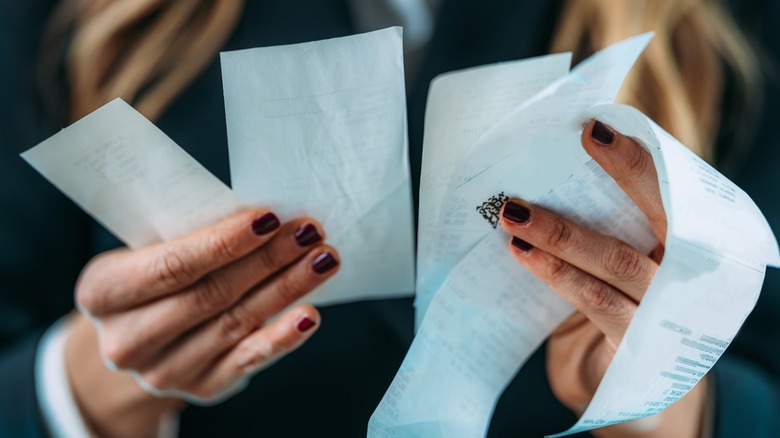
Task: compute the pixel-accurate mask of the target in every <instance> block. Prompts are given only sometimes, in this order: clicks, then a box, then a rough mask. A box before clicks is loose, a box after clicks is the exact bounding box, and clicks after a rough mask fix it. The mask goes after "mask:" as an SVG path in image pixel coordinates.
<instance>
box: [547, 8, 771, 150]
mask: <svg viewBox="0 0 780 438" xmlns="http://www.w3.org/2000/svg"><path fill="white" fill-rule="evenodd" d="M647 31H655V33H656V36H655V38H653V40H652V41H651V42H650V45H649V46H648V48H647V50H646V51H645V53H644V54H643V55H642V57H641V58H640V59H639V61H638V62H637V65H636V66H634V68H633V70H632V71H631V72H630V73H629V76H628V77H627V78H626V82H625V83H624V86H623V88H622V89H621V93H620V95H619V97H618V100H619V101H620V102H622V103H626V104H629V105H633V106H635V107H637V108H639V109H640V110H642V111H643V112H645V113H646V114H647V115H648V116H650V117H651V118H652V119H653V120H655V121H656V122H657V123H658V124H659V125H661V126H662V127H663V128H664V129H666V130H667V131H669V133H671V134H672V135H674V136H675V137H676V138H677V139H678V140H680V141H681V142H682V143H683V144H685V145H686V146H688V147H689V148H690V149H691V150H693V151H694V152H696V153H697V154H699V155H700V156H701V157H703V158H705V159H706V160H708V161H714V158H715V150H714V149H715V147H714V146H715V141H716V137H717V135H718V132H719V127H720V122H721V117H722V112H721V108H722V105H723V103H724V102H723V98H724V93H723V90H724V88H725V80H724V79H725V73H726V69H728V70H729V71H730V72H731V73H732V75H733V78H734V82H735V84H734V85H735V87H736V90H735V91H736V93H737V94H738V95H739V96H740V97H741V99H742V102H741V103H742V105H741V107H740V108H731V110H736V111H740V112H742V115H747V112H749V111H750V110H755V109H756V107H757V106H758V104H759V102H758V100H757V99H759V98H760V94H759V93H758V87H759V83H760V80H761V75H760V71H759V68H758V65H759V64H758V60H757V57H756V52H755V51H754V50H753V49H752V48H751V46H750V44H748V41H747V40H746V38H745V37H744V36H743V34H742V33H741V32H740V31H739V29H738V28H737V26H736V24H735V23H734V22H733V21H732V20H731V19H730V17H729V16H728V15H727V14H726V12H725V11H724V10H723V7H722V5H721V4H720V3H719V2H717V1H710V0H664V1H661V0H630V1H629V0H625V1H615V0H569V1H567V2H566V4H565V6H564V9H563V12H562V15H561V17H560V19H559V21H558V26H557V29H556V32H555V37H554V38H553V42H552V46H551V51H553V52H561V51H573V52H574V53H575V59H582V58H583V57H585V56H587V55H588V54H589V53H590V52H592V51H596V50H599V49H602V48H604V47H607V46H609V45H611V44H614V43H616V42H618V41H620V40H623V39H625V38H628V37H630V36H632V35H636V34H639V33H642V32H647ZM740 119H742V120H741V121H742V123H741V126H740V127H741V128H742V130H743V131H744V130H749V128H750V127H749V123H746V122H747V120H749V119H750V118H749V117H741V118H740ZM737 130H739V128H737ZM746 134H747V133H745V132H739V133H737V135H736V137H741V138H744V137H745V136H746Z"/></svg>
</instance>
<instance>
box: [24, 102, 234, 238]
mask: <svg viewBox="0 0 780 438" xmlns="http://www.w3.org/2000/svg"><path fill="white" fill-rule="evenodd" d="M22 158H24V159H25V160H27V162H28V163H29V164H30V165H31V166H32V167H34V168H35V170H37V171H38V172H40V173H41V174H42V175H43V176H44V177H46V178H47V179H48V180H49V181H51V183H52V184H54V185H55V186H56V187H57V188H58V189H60V190H61V191H62V192H63V193H65V194H66V195H67V196H68V197H70V198H71V199H73V201H74V202H76V204H78V205H79V206H80V207H81V208H82V209H84V210H85V211H86V212H87V213H89V214H90V215H91V216H92V217H94V218H95V219H96V220H97V221H98V222H100V223H102V224H103V225H104V226H105V227H106V228H108V229H109V230H110V231H111V232H112V233H114V235H115V236H117V237H118V238H119V239H120V240H122V241H123V242H125V243H126V244H127V246H129V247H131V248H141V247H144V246H147V245H150V244H152V243H157V242H161V241H163V240H169V239H173V238H175V237H178V236H181V235H184V234H187V233H190V232H192V231H195V230H197V229H199V228H202V227H205V226H208V225H212V224H214V223H216V222H217V221H219V220H220V219H222V218H225V217H227V216H228V215H230V214H231V213H234V212H236V211H238V210H239V209H240V208H241V202H240V201H239V200H238V197H236V196H235V195H234V194H233V192H231V191H230V188H229V187H228V186H226V185H225V184H224V183H222V181H220V180H219V179H218V178H217V177H215V176H214V175H212V174H211V173H210V172H209V171H208V170H206V168H204V167H203V166H201V165H200V163H198V162H197V161H195V159H194V158H192V157H191V156H190V155H188V154H187V153H186V152H185V151H184V150H183V149H182V148H180V147H179V146H178V145H176V143H174V142H173V140H171V139H170V138H169V137H168V136H167V135H165V134H164V133H163V132H162V131H160V130H159V129H158V128H157V127H156V126H154V124H152V123H151V122H150V121H148V120H146V118H144V116H142V115H141V114H139V113H138V112H137V111H136V110H134V109H133V108H132V107H131V106H130V105H128V104H127V103H125V102H124V101H122V100H120V99H116V100H114V101H111V102H109V103H107V104H106V105H104V106H103V107H101V108H100V109H98V110H97V111H95V112H93V113H92V114H89V115H88V116H86V117H84V118H83V119H81V120H79V121H78V122H76V123H74V124H73V125H71V126H69V127H68V128H65V129H64V130H62V131H60V132H59V133H57V134H55V135H54V136H52V137H51V138H49V139H48V140H46V141H44V142H43V143H41V144H39V145H38V146H36V147H34V148H32V149H30V150H28V151H26V152H24V153H22Z"/></svg>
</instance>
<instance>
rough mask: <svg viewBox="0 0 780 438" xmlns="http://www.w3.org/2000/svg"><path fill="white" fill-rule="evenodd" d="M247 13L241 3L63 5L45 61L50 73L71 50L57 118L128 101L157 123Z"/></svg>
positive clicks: (76, 1) (119, 0)
mask: <svg viewBox="0 0 780 438" xmlns="http://www.w3.org/2000/svg"><path fill="white" fill-rule="evenodd" d="M242 8H243V2H242V1H240V0H200V1H195V0H178V1H176V0H63V1H61V2H60V4H59V5H58V7H57V8H56V9H55V11H54V12H53V14H52V18H51V19H50V22H49V26H48V28H47V34H46V35H45V36H44V47H43V57H42V58H43V59H42V72H43V73H44V75H45V74H46V73H45V71H49V72H52V71H58V69H57V68H56V63H58V62H61V61H62V52H65V53H64V57H65V72H64V74H65V76H66V80H67V88H68V92H67V96H64V99H61V101H67V104H66V107H65V108H59V111H58V112H60V114H62V113H63V112H64V113H66V114H67V119H68V120H69V121H75V120H78V119H79V118H81V117H83V116H84V115H86V114H89V113H90V112H92V111H94V110H95V109H96V108H98V107H99V106H101V105H103V104H104V103H106V102H108V101H110V100H112V99H114V98H116V97H121V98H123V99H124V100H125V101H127V102H129V103H131V104H132V105H133V106H135V108H136V109H137V110H138V111H139V112H141V113H142V114H144V115H145V116H146V117H147V118H149V119H152V120H154V119H156V118H157V117H158V116H159V115H160V114H161V113H162V112H163V111H164V110H165V108H166V107H167V106H168V105H169V104H170V103H171V102H172V101H173V100H174V99H175V98H176V97H177V96H178V95H179V93H180V92H181V91H182V90H183V89H184V88H185V87H186V86H187V85H188V84H189V83H190V82H191V81H192V80H193V79H195V77H196V76H197V75H198V74H199V73H200V72H201V71H202V70H203V69H204V68H205V67H206V66H207V65H208V63H209V62H210V61H211V60H212V59H213V57H214V56H215V55H216V54H217V53H218V51H219V49H220V47H222V45H223V44H224V43H225V41H226V40H227V38H228V37H229V36H230V33H231V32H232V30H233V28H234V27H235V24H236V22H237V21H238V18H239V16H240V13H241V10H242ZM65 41H69V44H70V45H69V47H66V48H65V47H64V46H63V44H64V42H65ZM52 59H54V60H52ZM49 75H51V73H49ZM49 81H50V83H52V82H51V78H49ZM44 82H45V80H44ZM50 91H51V92H54V93H56V90H50Z"/></svg>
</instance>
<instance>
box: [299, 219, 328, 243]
mask: <svg viewBox="0 0 780 438" xmlns="http://www.w3.org/2000/svg"><path fill="white" fill-rule="evenodd" d="M320 240H322V236H320V233H318V232H317V227H315V226H314V225H313V224H309V223H306V224H303V225H301V226H300V228H298V231H296V232H295V241H296V242H298V245H300V246H309V245H313V244H315V243H317V242H319V241H320Z"/></svg>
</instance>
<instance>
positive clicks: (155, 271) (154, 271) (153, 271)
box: [148, 248, 197, 289]
mask: <svg viewBox="0 0 780 438" xmlns="http://www.w3.org/2000/svg"><path fill="white" fill-rule="evenodd" d="M148 272H149V281H150V283H151V284H159V285H162V286H163V287H165V288H167V289H176V288H179V287H181V286H184V285H188V284H190V283H192V282H194V281H195V280H197V278H196V275H195V273H194V272H193V271H192V268H191V267H190V265H189V263H187V262H186V261H185V260H184V259H183V258H182V257H181V255H180V254H179V253H178V252H177V251H175V250H173V249H171V248H165V249H163V250H161V251H159V252H156V253H155V255H154V256H152V259H151V261H150V268H149V270H148Z"/></svg>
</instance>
